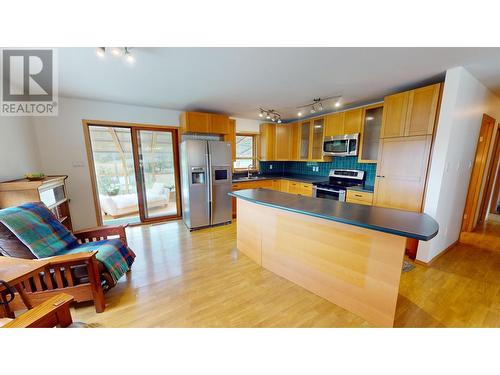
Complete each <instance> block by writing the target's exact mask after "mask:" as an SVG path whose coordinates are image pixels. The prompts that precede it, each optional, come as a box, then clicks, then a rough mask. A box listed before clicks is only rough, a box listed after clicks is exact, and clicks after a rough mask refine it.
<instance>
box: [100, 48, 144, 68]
mask: <svg viewBox="0 0 500 375" xmlns="http://www.w3.org/2000/svg"><path fill="white" fill-rule="evenodd" d="M130 50H131V48H130V47H112V48H110V49H109V51H110V53H111V55H112V56H114V57H123V58H124V60H125V61H126V62H127V63H129V64H133V63H135V56H134V55H133V54H132V52H131V51H130ZM107 51H108V50H107V49H106V47H97V49H96V51H95V53H96V54H97V56H99V57H100V58H104V57H106V52H107Z"/></svg>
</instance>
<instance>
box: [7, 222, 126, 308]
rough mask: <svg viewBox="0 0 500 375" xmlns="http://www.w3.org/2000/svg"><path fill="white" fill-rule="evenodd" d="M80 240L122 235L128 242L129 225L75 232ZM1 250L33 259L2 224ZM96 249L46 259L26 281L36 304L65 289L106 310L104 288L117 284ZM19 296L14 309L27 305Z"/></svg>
mask: <svg viewBox="0 0 500 375" xmlns="http://www.w3.org/2000/svg"><path fill="white" fill-rule="evenodd" d="M73 234H74V235H75V237H76V238H77V239H78V241H79V242H80V243H86V242H94V241H100V240H105V239H108V238H110V237H113V238H117V237H118V238H120V239H121V240H122V241H123V242H124V243H125V244H127V237H126V233H125V226H115V227H99V228H91V229H86V230H81V231H76V232H73ZM0 253H1V255H4V256H10V257H14V258H24V259H33V258H34V256H33V254H32V253H31V251H30V250H29V249H28V248H27V247H26V246H25V245H24V244H23V243H22V242H21V241H20V240H19V239H18V238H17V237H15V236H14V235H13V234H12V233H11V232H10V231H9V230H8V229H7V228H6V227H5V226H4V225H3V224H1V223H0ZM95 254H96V252H89V253H76V254H67V255H59V256H54V257H50V258H44V259H43V261H47V263H46V265H45V267H44V271H43V272H40V273H38V274H36V275H34V276H33V277H31V278H30V279H29V280H26V281H24V282H23V283H22V287H24V290H25V292H26V295H27V296H28V297H29V299H30V301H32V303H33V305H37V304H38V303H42V302H44V301H46V300H47V299H50V298H52V297H54V296H56V295H58V294H60V293H61V292H64V293H66V294H69V295H71V296H72V297H73V298H74V300H75V302H84V301H93V302H94V306H95V310H96V312H98V313H100V312H103V311H104V309H105V300H104V290H103V287H104V288H106V289H109V288H111V287H113V286H114V285H115V282H114V280H113V278H112V277H111V275H110V274H109V273H108V272H107V270H106V269H105V268H104V266H103V265H102V263H100V262H99V261H98V260H97V259H96V257H95ZM21 303H22V301H21V300H20V299H19V298H16V299H15V301H13V308H14V309H19V308H25V307H23V306H22V305H21Z"/></svg>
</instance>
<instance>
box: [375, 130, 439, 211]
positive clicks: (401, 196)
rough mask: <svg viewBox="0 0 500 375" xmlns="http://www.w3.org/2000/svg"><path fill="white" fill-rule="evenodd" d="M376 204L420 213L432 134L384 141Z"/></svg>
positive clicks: (380, 157) (378, 171)
mask: <svg viewBox="0 0 500 375" xmlns="http://www.w3.org/2000/svg"><path fill="white" fill-rule="evenodd" d="M381 141H382V142H381V144H380V153H379V163H378V165H377V175H376V179H375V195H374V199H373V204H374V205H375V206H380V207H388V208H396V209H400V210H407V211H414V212H420V211H421V209H422V201H423V196H424V189H425V181H426V177H427V166H428V164H429V155H430V149H431V142H432V136H431V135H427V136H416V137H398V138H386V139H383V140H381Z"/></svg>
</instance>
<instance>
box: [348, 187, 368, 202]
mask: <svg viewBox="0 0 500 375" xmlns="http://www.w3.org/2000/svg"><path fill="white" fill-rule="evenodd" d="M345 201H346V202H347V203H357V204H365V205H368V206H371V205H372V204H373V193H370V192H368V191H357V190H349V189H348V190H347V194H346V199H345Z"/></svg>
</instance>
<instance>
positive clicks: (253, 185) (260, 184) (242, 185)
mask: <svg viewBox="0 0 500 375" xmlns="http://www.w3.org/2000/svg"><path fill="white" fill-rule="evenodd" d="M274 181H275V180H259V181H245V182H237V183H235V184H233V186H232V189H231V190H232V191H238V190H245V189H258V188H265V189H272V188H273V182H274ZM233 217H236V198H233Z"/></svg>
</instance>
